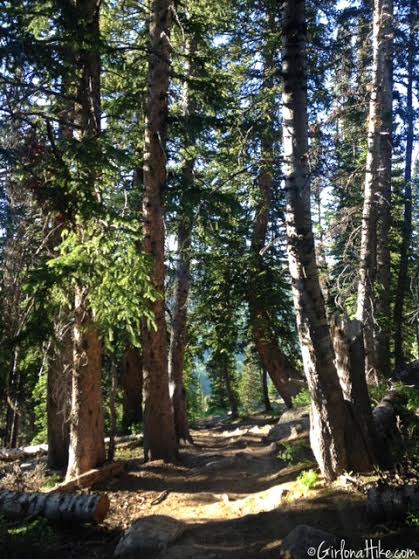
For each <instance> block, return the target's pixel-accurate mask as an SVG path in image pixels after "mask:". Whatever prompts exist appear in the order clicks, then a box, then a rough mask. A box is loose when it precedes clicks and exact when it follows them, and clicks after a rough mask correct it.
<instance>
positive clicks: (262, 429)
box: [90, 414, 365, 559]
mask: <svg viewBox="0 0 419 559" xmlns="http://www.w3.org/2000/svg"><path fill="white" fill-rule="evenodd" d="M276 421H277V418H272V416H267V415H263V414H261V415H256V416H252V417H250V418H246V419H243V420H238V421H237V422H225V421H222V420H218V421H217V420H212V421H207V422H201V425H200V427H199V428H198V429H196V430H193V431H192V435H193V438H194V443H195V444H194V445H193V446H186V447H183V448H182V450H181V453H180V461H179V464H177V465H170V464H164V463H163V462H161V461H156V462H151V463H149V464H143V463H142V462H141V461H140V460H132V461H130V462H129V467H128V470H127V471H126V472H125V473H124V474H123V475H122V476H120V477H118V478H115V479H113V480H111V481H109V482H107V483H106V484H104V485H103V486H102V487H100V488H97V489H99V490H102V491H105V492H106V493H107V494H108V496H109V497H110V500H111V509H110V513H109V516H108V518H107V519H106V521H105V526H106V527H107V528H108V529H109V530H110V532H109V533H111V531H112V530H116V531H118V532H119V530H120V529H121V528H122V529H125V528H128V527H129V526H131V525H132V523H133V522H134V521H135V520H137V519H138V518H141V517H146V516H150V515H163V516H166V517H171V518H175V519H177V520H179V521H181V522H183V523H185V530H184V532H183V534H182V535H181V536H180V537H179V539H178V540H177V541H176V542H175V543H174V544H173V545H172V546H171V547H170V548H169V549H168V550H167V551H166V552H164V553H161V554H160V555H158V557H159V558H160V559H175V558H178V557H179V558H180V557H182V559H188V558H190V559H192V558H194V559H197V558H200V557H202V558H203V559H218V558H220V559H221V558H230V557H231V558H237V559H239V558H243V559H247V558H250V557H260V558H262V557H266V558H267V557H278V556H279V555H278V554H279V547H280V545H281V542H282V539H283V538H284V537H285V536H286V535H287V534H289V532H291V531H292V530H293V528H295V527H296V526H297V525H300V524H308V525H310V526H313V527H318V528H321V529H323V530H327V531H329V532H330V531H331V532H334V533H336V534H338V535H342V536H345V537H351V536H352V535H354V534H359V533H360V532H362V528H361V527H362V525H363V523H365V519H364V516H363V514H364V498H363V496H362V495H360V494H359V493H356V492H354V491H353V490H352V489H349V488H344V487H343V486H342V485H339V484H336V487H332V488H331V487H330V485H329V487H328V488H327V489H326V488H322V487H321V485H322V483H321V482H320V484H319V485H320V487H319V488H318V489H316V490H304V488H302V487H301V484H299V483H298V482H296V478H297V477H298V475H299V473H300V472H301V471H302V470H304V469H308V468H310V465H307V462H306V463H303V464H301V463H300V464H297V465H294V466H288V465H287V464H286V463H284V462H283V461H281V460H280V459H279V458H278V448H277V445H276V444H275V443H273V444H269V443H267V442H266V441H265V437H266V435H267V434H268V432H269V429H270V428H271V427H272V423H275V422H276ZM96 491H97V490H96ZM116 541H117V540H116ZM97 556H98V557H99V556H102V557H103V555H100V554H99V555H97ZM141 556H142V557H143V556H144V557H145V555H141ZM90 557H92V554H91V555H90ZM151 557H154V555H150V558H151Z"/></svg>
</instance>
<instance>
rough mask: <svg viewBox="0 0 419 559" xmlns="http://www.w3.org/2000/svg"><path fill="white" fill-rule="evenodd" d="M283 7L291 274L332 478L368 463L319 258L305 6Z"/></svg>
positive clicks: (314, 415)
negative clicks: (344, 385) (356, 440)
mask: <svg viewBox="0 0 419 559" xmlns="http://www.w3.org/2000/svg"><path fill="white" fill-rule="evenodd" d="M283 6H284V8H283V10H284V11H283V76H284V93H283V153H284V176H285V189H286V192H287V202H288V205H287V216H286V221H287V241H288V258H289V267H290V274H291V279H292V289H293V296H294V306H295V310H296V314H297V326H298V333H299V338H300V344H301V350H302V355H303V362H304V370H305V374H306V377H307V383H308V387H309V390H310V394H311V400H312V404H311V433H310V439H311V446H312V449H313V453H314V455H315V457H316V460H317V462H318V464H319V466H320V469H321V471H322V474H323V475H324V476H325V477H326V478H328V479H334V478H335V477H336V476H338V475H339V474H340V473H342V472H343V471H344V470H348V469H354V470H358V469H361V468H362V467H363V465H365V464H367V463H368V462H369V457H368V455H367V454H366V452H365V449H364V450H363V449H359V451H358V452H357V453H356V455H354V456H352V455H351V453H350V452H349V450H352V449H350V448H348V441H349V440H350V437H351V436H352V434H353V433H354V432H356V430H357V425H356V424H355V423H354V422H353V419H352V417H351V414H349V413H348V411H347V406H346V404H345V401H344V398H343V395H342V390H341V387H340V383H339V379H338V375H337V370H336V367H335V365H334V352H333V347H332V341H331V336H330V331H329V326H328V324H327V320H326V313H325V305H324V300H323V295H322V292H321V288H320V282H319V274H318V268H317V262H316V256H315V247H314V237H313V229H312V221H311V208H310V177H309V169H308V161H307V154H308V124H307V83H306V76H305V42H306V21H305V1H304V0H287V1H285V2H284V5H283Z"/></svg>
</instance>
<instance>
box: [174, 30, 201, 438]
mask: <svg viewBox="0 0 419 559" xmlns="http://www.w3.org/2000/svg"><path fill="white" fill-rule="evenodd" d="M196 47H197V37H196V35H194V36H193V37H192V40H191V41H187V44H186V48H185V55H186V60H185V68H184V72H185V81H184V84H183V92H182V93H183V95H182V112H183V118H184V128H185V130H184V134H185V147H186V150H185V152H186V153H187V151H188V149H193V148H194V147H195V145H196V134H195V133H194V130H193V125H191V123H190V117H191V116H193V115H194V113H195V103H194V98H193V92H191V88H190V84H189V81H190V80H191V78H192V77H193V76H194V73H195V65H194V63H193V57H194V55H195V50H196ZM194 166H195V159H194V158H185V160H184V162H183V166H182V189H183V192H182V199H181V204H180V206H181V207H180V208H179V213H180V214H181V215H180V217H179V225H178V234H177V242H178V259H177V266H176V284H175V296H174V307H173V319H172V324H171V331H170V347H169V378H170V390H171V397H172V404H173V412H174V421H175V430H176V436H177V440H178V441H188V442H192V437H191V434H190V432H189V425H188V415H187V401H186V399H187V394H186V389H185V384H184V379H183V376H184V366H185V349H186V335H187V313H188V298H189V292H190V289H191V273H190V272H191V243H192V231H193V210H194V208H193V207H191V205H190V203H188V195H189V193H190V191H191V189H192V188H193V187H194V182H195V181H194Z"/></svg>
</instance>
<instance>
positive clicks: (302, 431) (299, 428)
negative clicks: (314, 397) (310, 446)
mask: <svg viewBox="0 0 419 559" xmlns="http://www.w3.org/2000/svg"><path fill="white" fill-rule="evenodd" d="M309 433H310V409H309V408H308V407H304V408H295V409H291V410H287V411H286V412H285V413H283V414H282V415H281V417H280V419H279V421H278V423H277V424H276V425H274V427H272V429H271V430H270V431H269V433H268V436H267V437H266V441H267V442H268V443H271V442H277V441H292V440H294V439H298V438H300V437H304V436H308V435H309Z"/></svg>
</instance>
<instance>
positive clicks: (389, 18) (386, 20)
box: [375, 0, 393, 378]
mask: <svg viewBox="0 0 419 559" xmlns="http://www.w3.org/2000/svg"><path fill="white" fill-rule="evenodd" d="M378 4H379V5H380V14H381V16H380V20H381V26H382V28H383V29H382V35H381V37H382V39H381V40H382V43H381V50H382V51H383V54H382V57H383V62H382V63H383V68H382V77H381V85H380V96H381V111H382V113H381V130H380V158H379V163H378V183H377V194H378V204H377V277H376V281H377V286H376V289H375V292H376V304H375V309H376V315H377V320H376V324H377V326H376V334H375V354H376V362H377V373H378V375H379V376H380V377H385V378H388V377H389V376H390V374H391V365H390V332H391V311H390V298H391V285H390V280H391V272H390V238H389V235H390V223H391V169H392V152H393V146H392V128H393V59H392V57H393V0H382V1H381V2H379V3H378Z"/></svg>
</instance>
